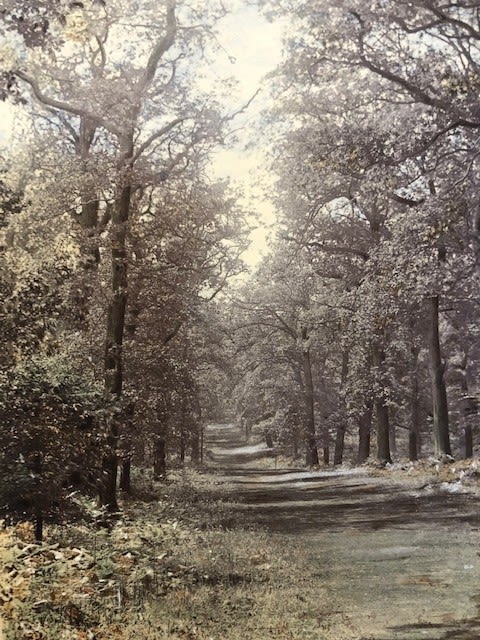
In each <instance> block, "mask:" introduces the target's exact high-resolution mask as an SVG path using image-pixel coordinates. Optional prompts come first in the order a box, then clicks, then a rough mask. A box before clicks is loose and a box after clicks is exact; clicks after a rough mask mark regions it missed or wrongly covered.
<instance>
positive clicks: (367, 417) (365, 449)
mask: <svg viewBox="0 0 480 640" xmlns="http://www.w3.org/2000/svg"><path fill="white" fill-rule="evenodd" d="M372 415H373V404H372V403H371V402H369V403H368V404H367V408H366V409H365V412H364V413H363V415H362V416H360V419H359V424H358V456H357V462H358V464H363V463H364V462H365V461H366V460H368V458H369V457H370V438H371V430H372Z"/></svg>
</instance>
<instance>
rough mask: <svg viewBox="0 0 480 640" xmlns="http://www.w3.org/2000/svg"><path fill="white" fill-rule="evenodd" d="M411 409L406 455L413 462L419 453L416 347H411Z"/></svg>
mask: <svg viewBox="0 0 480 640" xmlns="http://www.w3.org/2000/svg"><path fill="white" fill-rule="evenodd" d="M411 352H412V356H413V364H412V378H411V399H410V401H411V411H410V429H409V431H408V457H409V459H410V460H411V461H412V462H414V461H415V460H418V456H419V454H420V404H419V398H418V349H416V348H413V347H412V350H411Z"/></svg>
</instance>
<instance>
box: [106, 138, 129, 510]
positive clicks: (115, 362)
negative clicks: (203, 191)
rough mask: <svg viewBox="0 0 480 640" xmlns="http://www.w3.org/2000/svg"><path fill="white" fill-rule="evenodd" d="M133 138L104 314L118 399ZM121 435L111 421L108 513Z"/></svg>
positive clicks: (113, 502) (109, 390)
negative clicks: (108, 294) (108, 299)
mask: <svg viewBox="0 0 480 640" xmlns="http://www.w3.org/2000/svg"><path fill="white" fill-rule="evenodd" d="M132 140H133V134H132V137H131V138H129V139H128V140H127V141H123V154H122V161H121V164H120V167H119V193H118V196H117V198H116V201H115V207H114V210H113V215H112V228H111V259H112V284H111V300H110V304H109V306H108V311H107V331H106V339H105V392H106V394H107V395H109V396H114V397H116V398H120V397H121V395H122V387H123V354H122V347H123V335H124V331H125V312H126V308H127V291H128V279H127V247H126V238H127V223H128V217H129V214H130V202H131V196H132V188H131V185H130V164H131V159H132V155H133V142H132ZM119 435H120V426H119V423H118V420H116V419H112V420H111V422H110V429H109V433H108V436H107V452H106V455H105V459H104V465H103V470H104V482H103V487H102V489H101V491H100V504H101V505H102V506H105V507H106V508H107V509H108V511H110V512H114V511H118V503H117V474H118V458H117V448H118V440H119Z"/></svg>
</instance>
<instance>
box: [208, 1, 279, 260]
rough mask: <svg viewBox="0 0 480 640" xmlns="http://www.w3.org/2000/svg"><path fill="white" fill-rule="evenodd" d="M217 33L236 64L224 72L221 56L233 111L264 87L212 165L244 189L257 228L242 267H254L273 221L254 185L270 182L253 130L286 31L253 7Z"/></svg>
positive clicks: (269, 206)
mask: <svg viewBox="0 0 480 640" xmlns="http://www.w3.org/2000/svg"><path fill="white" fill-rule="evenodd" d="M220 29H221V31H220V36H219V40H220V43H221V44H222V46H223V47H224V49H225V51H226V54H228V55H229V56H233V58H235V63H234V64H228V66H227V63H226V60H227V56H225V69H224V70H223V69H222V71H225V72H226V73H227V74H228V73H229V74H231V75H233V76H234V77H235V78H236V80H237V81H238V83H239V88H238V97H237V105H238V106H240V105H242V104H245V103H246V102H247V101H248V100H249V99H250V98H251V97H252V96H253V95H254V94H255V92H256V91H257V89H258V88H259V87H260V88H261V87H263V90H262V91H261V93H260V94H259V95H258V96H257V97H256V98H255V100H254V102H253V103H252V105H251V106H250V107H249V109H248V111H247V112H246V113H245V114H244V115H242V117H241V118H239V119H238V125H239V126H241V127H242V130H241V131H239V132H238V135H237V137H238V139H239V140H238V143H236V144H235V145H234V146H233V147H232V148H231V149H223V150H219V151H218V152H217V153H216V155H215V158H214V161H213V163H212V167H213V170H214V173H215V174H216V175H217V176H219V177H222V178H229V179H231V181H232V182H233V183H234V184H236V185H238V186H239V187H240V188H242V189H243V191H244V193H245V201H244V203H245V205H246V206H247V207H248V208H249V209H250V210H252V212H253V213H254V215H253V216H252V217H253V220H252V222H253V224H255V225H256V226H258V228H257V229H256V230H255V231H253V232H252V234H251V241H252V243H251V246H250V249H249V250H248V251H247V252H246V253H245V255H244V256H243V257H244V260H245V261H246V262H247V264H249V265H250V266H254V265H255V264H256V263H257V262H258V260H259V258H260V256H261V255H262V253H264V251H265V249H266V245H267V236H268V227H269V226H271V225H272V224H273V223H274V221H275V214H274V207H273V204H272V203H271V202H270V201H269V200H268V199H266V198H265V195H264V192H263V190H262V188H261V186H260V185H258V184H257V183H258V181H259V180H260V181H261V182H264V183H266V185H267V187H268V184H269V182H271V178H270V176H269V175H268V173H267V172H266V171H265V165H266V158H265V156H264V152H263V150H262V140H259V130H258V127H259V114H260V111H261V109H262V108H263V107H265V105H266V101H267V99H268V88H267V84H266V82H265V80H264V77H265V75H266V74H267V73H269V72H270V71H272V70H273V69H274V68H275V67H276V66H277V65H278V63H279V62H280V60H281V53H282V34H283V32H284V29H285V25H284V23H282V22H276V23H269V22H268V21H267V20H266V19H265V18H263V17H262V15H261V14H260V13H259V11H258V10H257V9H256V8H255V7H247V8H245V7H244V8H242V9H239V10H238V11H236V12H235V13H232V14H229V15H228V16H227V17H226V18H224V19H223V20H222V22H221V25H220ZM255 143H257V144H255ZM247 145H248V149H247V148H246V147H247Z"/></svg>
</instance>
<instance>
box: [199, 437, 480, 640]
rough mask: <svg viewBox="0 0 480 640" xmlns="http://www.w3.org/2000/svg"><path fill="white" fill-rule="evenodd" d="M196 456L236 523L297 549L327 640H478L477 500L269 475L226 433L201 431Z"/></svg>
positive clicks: (353, 479) (329, 476) (464, 494)
mask: <svg viewBox="0 0 480 640" xmlns="http://www.w3.org/2000/svg"><path fill="white" fill-rule="evenodd" d="M206 447H207V449H208V460H209V464H210V465H211V466H212V467H214V468H215V469H216V472H217V473H219V472H220V474H221V476H223V478H224V479H225V482H228V486H229V487H231V491H232V495H233V497H234V499H235V500H238V503H236V504H235V508H236V509H238V510H240V511H241V512H242V519H244V520H245V522H246V523H250V524H252V525H258V526H260V527H262V528H263V529H265V530H267V531H268V532H270V534H271V535H272V536H276V537H282V539H281V541H282V543H283V544H286V545H288V544H289V542H292V543H293V541H295V543H298V541H299V540H301V541H304V542H305V548H306V549H308V554H309V558H308V563H307V565H308V566H309V567H311V572H312V576H313V577H316V578H318V580H319V584H321V585H322V587H327V590H328V593H329V595H330V597H331V601H332V612H331V614H330V615H331V618H332V619H331V621H330V623H331V629H332V630H333V632H331V635H329V636H328V637H329V638H330V637H332V638H335V640H343V639H344V638H345V639H347V638H349V639H350V638H352V639H353V638H354V639H356V640H420V639H423V640H478V639H480V511H479V509H480V504H479V500H478V496H477V495H474V494H473V493H471V492H469V490H468V489H463V488H462V487H459V486H458V485H448V484H447V483H444V484H442V485H439V486H435V487H433V486H431V485H425V483H424V482H423V483H422V482H418V481H417V482H415V481H414V480H412V481H411V482H407V481H405V480H402V481H396V480H395V479H390V478H385V477H380V478H379V477H369V476H368V475H367V473H366V472H365V471H363V470H359V469H352V470H350V469H338V470H337V469H332V470H328V471H318V472H308V471H305V470H292V469H276V470H275V469H273V468H272V466H273V464H272V461H271V460H270V461H268V464H267V462H266V461H267V460H268V458H269V457H271V456H272V455H273V452H272V451H271V450H268V449H266V447H265V446H264V445H263V444H261V443H260V444H258V445H248V444H246V443H245V441H244V438H243V435H242V433H241V432H240V430H239V429H238V428H236V427H235V426H233V425H211V426H210V427H208V428H207V433H206ZM312 576H311V577H312ZM333 603H334V604H333ZM333 609H334V610H333ZM336 617H337V618H338V619H340V617H341V619H342V625H341V627H340V625H339V629H338V634H339V635H338V636H335V618H336ZM345 620H347V621H348V625H347V627H348V631H346V627H345ZM322 638H323V636H322V635H319V640H322ZM299 640H301V639H299Z"/></svg>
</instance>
